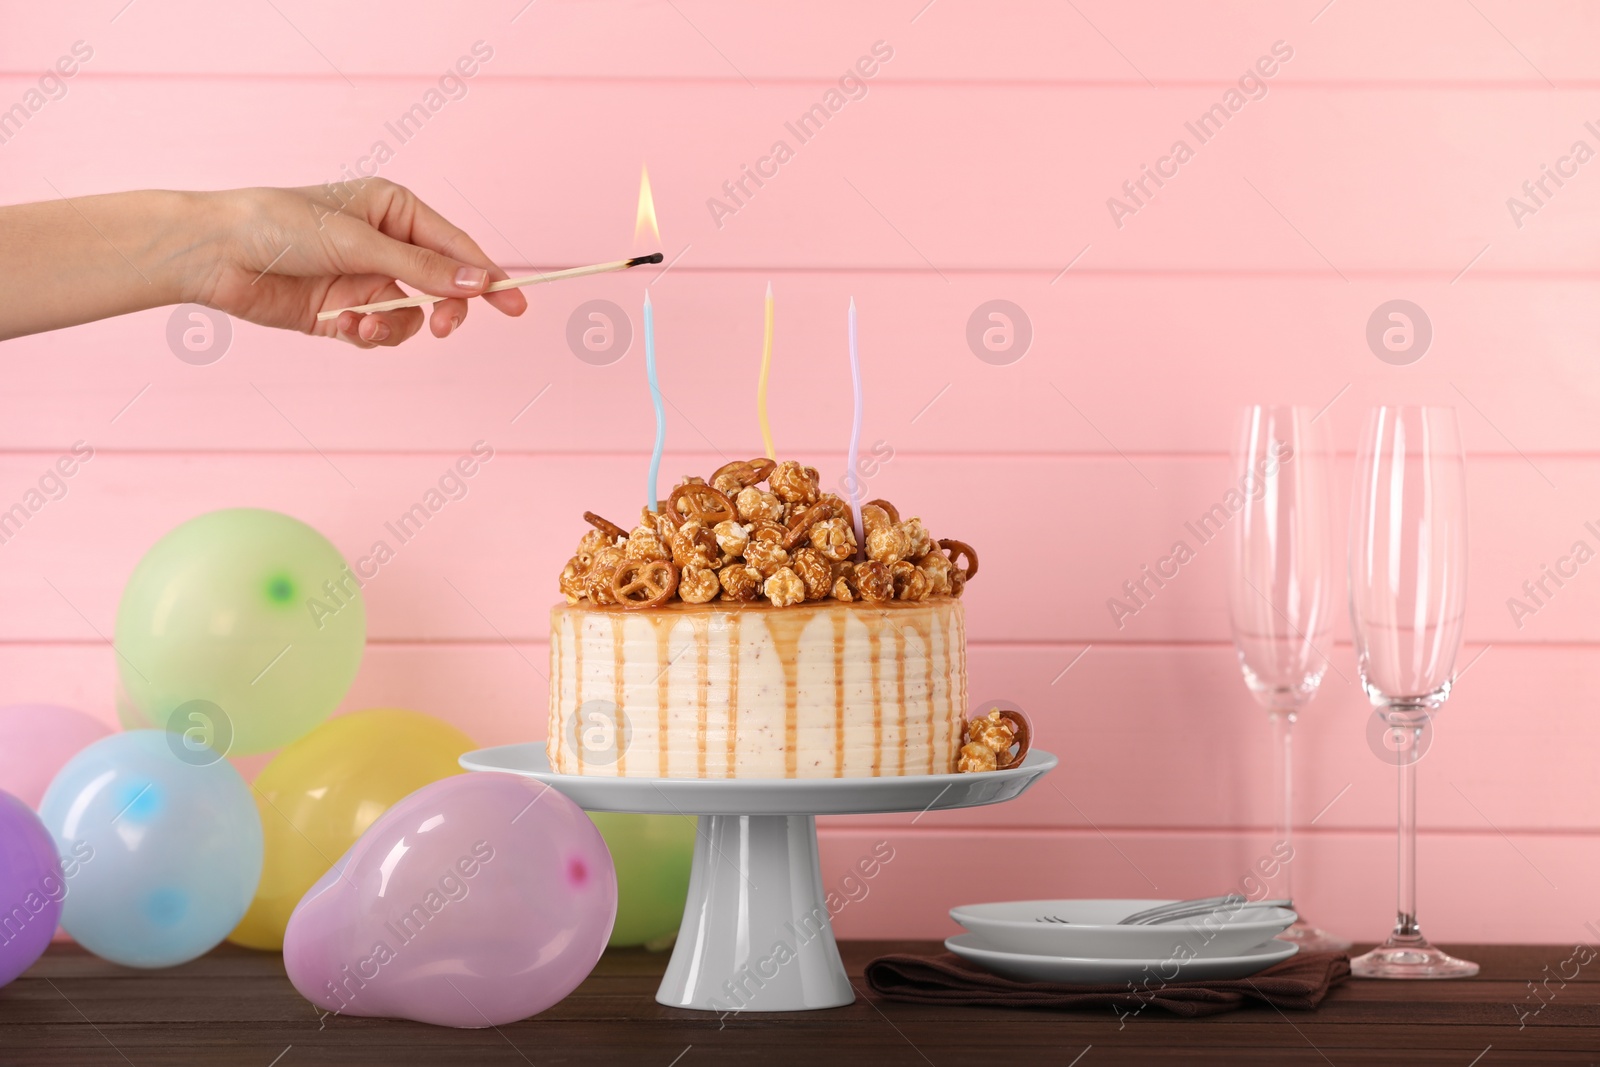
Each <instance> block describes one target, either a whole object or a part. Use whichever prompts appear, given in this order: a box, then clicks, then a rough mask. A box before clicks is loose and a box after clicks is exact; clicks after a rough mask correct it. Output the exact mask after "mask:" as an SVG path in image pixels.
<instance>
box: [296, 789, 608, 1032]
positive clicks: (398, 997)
mask: <svg viewBox="0 0 1600 1067" xmlns="http://www.w3.org/2000/svg"><path fill="white" fill-rule="evenodd" d="M616 916H617V875H616V871H615V870H614V869H613V868H612V866H611V854H610V853H609V852H608V851H606V844H605V840H604V839H603V838H602V837H601V836H600V831H598V830H597V829H595V825H594V823H593V822H591V821H590V820H589V817H588V816H587V815H585V814H584V813H583V809H581V808H579V807H578V806H577V805H576V804H574V803H573V802H572V801H570V800H568V799H567V798H566V797H564V796H562V795H561V794H560V793H558V792H556V791H555V790H554V789H551V788H550V787H549V786H546V785H543V784H541V783H539V782H536V781H534V780H532V779H531V778H522V777H519V776H516V775H510V774H486V773H474V774H463V775H457V776H456V777H453V778H446V779H444V780H443V781H438V782H434V783H433V784H432V785H427V786H424V787H423V788H421V789H419V790H417V791H416V792H415V793H412V794H411V795H410V796H408V797H406V798H405V799H404V800H401V801H400V802H399V803H397V804H395V805H394V806H393V807H391V808H390V809H389V810H388V811H386V812H385V813H384V814H383V815H382V816H381V817H380V818H379V819H378V821H377V822H375V823H373V824H372V827H371V828H370V829H369V830H367V832H366V833H365V834H363V835H361V839H360V840H359V841H357V842H356V843H355V844H354V845H352V846H351V847H350V851H348V852H346V853H345V854H344V856H343V857H342V858H341V859H340V860H339V862H338V863H336V864H334V865H333V867H332V869H330V870H329V871H328V873H327V874H325V875H323V876H322V879H321V880H320V881H318V882H317V884H316V885H314V886H312V887H311V889H310V890H309V891H308V892H307V893H306V895H305V897H304V898H302V899H301V901H300V904H299V906H298V907H296V908H295V910H294V914H293V915H291V916H290V917H289V927H288V930H287V931H286V933H285V934H284V939H283V963H284V967H285V969H286V970H287V971H288V972H289V980H290V981H292V982H293V983H294V987H295V988H296V989H298V990H299V991H300V994H301V995H302V996H304V997H305V998H306V999H307V1000H310V1001H311V1002H313V1003H315V1004H317V1005H320V1006H321V1007H322V1008H324V1009H325V1010H327V1011H330V1012H335V1013H338V1014H344V1015H377V1016H390V1017H398V1018H403V1019H416V1020H418V1021H419V1022H425V1023H436V1024H439V1025H441V1026H464V1027H483V1026H498V1025H500V1024H501V1023H509V1022H515V1021H516V1020H518V1019H525V1018H527V1017H528V1016H530V1015H536V1014H538V1013H539V1012H541V1011H543V1010H544V1009H546V1008H548V1007H549V1006H550V1005H552V1004H554V1003H556V1002H557V1001H559V1000H561V999H562V998H563V997H565V996H566V995H567V994H568V993H570V992H572V990H573V989H575V988H576V987H577V985H578V983H579V982H582V981H583V980H584V978H586V977H587V976H588V974H589V972H590V971H591V970H593V969H594V965H595V963H596V962H597V961H598V960H599V959H600V953H601V952H602V951H603V950H604V949H605V947H606V941H607V939H608V938H610V936H611V925H612V923H613V922H614V921H615V919H616Z"/></svg>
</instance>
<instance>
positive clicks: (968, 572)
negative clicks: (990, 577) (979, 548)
mask: <svg viewBox="0 0 1600 1067" xmlns="http://www.w3.org/2000/svg"><path fill="white" fill-rule="evenodd" d="M939 548H940V549H942V550H943V551H944V553H945V554H946V555H947V556H949V557H950V563H951V565H952V566H953V565H955V562H956V560H957V559H959V558H961V557H962V556H965V557H966V559H967V565H966V566H965V567H961V568H959V569H960V570H961V573H962V576H963V577H964V578H966V580H967V581H969V582H970V581H972V577H973V575H975V574H977V573H978V554H977V553H976V552H974V551H973V550H972V546H971V545H969V544H967V543H966V542H965V541H957V540H956V539H955V538H953V537H941V538H939Z"/></svg>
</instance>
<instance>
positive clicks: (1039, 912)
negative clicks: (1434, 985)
mask: <svg viewBox="0 0 1600 1067" xmlns="http://www.w3.org/2000/svg"><path fill="white" fill-rule="evenodd" d="M1169 903H1171V901H1166V900H1009V901H1005V902H1003V903H997V904H966V905H963V906H962V907H959V908H951V909H950V918H952V919H954V920H955V921H956V922H958V923H960V924H961V925H962V926H965V927H966V928H967V929H968V930H969V931H971V933H972V938H971V943H972V944H974V945H977V946H980V947H982V948H989V949H995V950H997V951H1000V952H1020V953H1024V954H1028V955H1038V956H1071V957H1074V958H1078V959H1124V960H1127V959H1137V960H1152V959H1154V960H1164V959H1168V958H1171V957H1173V956H1175V955H1176V956H1178V957H1179V958H1185V957H1195V958H1198V959H1213V958H1217V957H1221V956H1237V955H1239V954H1241V953H1243V952H1246V951H1248V950H1249V949H1252V948H1255V947H1256V946H1257V945H1260V944H1261V943H1263V942H1264V941H1267V940H1269V939H1270V938H1273V937H1276V936H1277V935H1278V934H1280V933H1282V932H1283V931H1284V930H1285V929H1287V928H1288V927H1289V925H1290V924H1291V923H1293V922H1294V920H1295V913H1294V912H1292V911H1290V910H1289V909H1287V908H1262V907H1255V906H1253V905H1248V904H1247V905H1245V906H1244V907H1242V908H1240V909H1239V910H1237V911H1233V912H1217V913H1214V914H1213V915H1211V916H1208V917H1207V918H1205V919H1203V920H1202V919H1186V920H1184V921H1183V922H1175V923H1163V924H1161V925H1158V926H1118V925H1117V923H1118V922H1120V921H1121V920H1122V919H1124V918H1126V917H1127V916H1129V915H1132V914H1133V913H1134V912H1138V911H1143V910H1145V909H1146V908H1153V907H1155V906H1156V905H1158V904H1169ZM1046 915H1048V916H1051V917H1053V918H1057V919H1065V920H1066V922H1064V923H1057V922H1040V921H1039V919H1040V918H1041V917H1042V916H1046Z"/></svg>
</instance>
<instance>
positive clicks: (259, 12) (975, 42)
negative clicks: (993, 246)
mask: <svg viewBox="0 0 1600 1067" xmlns="http://www.w3.org/2000/svg"><path fill="white" fill-rule="evenodd" d="M126 2H127V0H94V2H91V3H80V4H72V5H59V6H56V7H53V8H49V9H46V10H41V11H30V12H29V15H28V18H27V20H26V21H22V20H18V21H19V22H21V24H20V25H18V26H16V27H15V32H13V33H8V34H7V39H6V40H5V41H4V42H0V69H7V70H20V71H27V70H30V69H32V68H33V67H35V66H38V65H40V64H42V63H48V62H50V61H52V60H53V59H54V58H55V53H54V52H53V51H52V49H55V48H58V47H59V45H60V43H61V42H70V41H72V40H73V39H76V38H86V39H90V40H94V41H96V42H97V43H99V44H100V45H101V52H102V54H101V55H99V56H97V59H96V64H95V68H96V69H97V70H101V71H118V72H140V73H156V74H166V73H171V72H184V73H208V74H221V75H232V74H236V73H240V72H250V73H258V72H265V73H272V74H281V73H292V74H298V75H305V76H314V77H324V78H337V77H339V73H340V72H343V73H344V74H345V75H347V76H349V77H351V78H352V79H355V80H357V81H362V80H364V79H365V78H368V77H371V76H385V75H405V76H412V77H418V78H420V77H424V76H428V75H436V74H437V73H438V72H439V71H440V70H442V69H443V68H444V67H445V66H447V65H448V64H449V63H450V62H452V61H453V60H454V59H455V56H456V50H458V49H459V48H460V47H462V46H464V45H465V44H469V43H470V42H471V41H473V40H475V39H478V38H482V39H485V40H487V41H489V42H490V43H492V44H493V45H495V47H496V50H497V55H496V58H495V61H494V66H493V70H494V71H495V73H496V75H497V76H506V75H512V74H515V75H522V76H538V77H551V76H564V77H657V78H716V79H722V80H727V81H734V82H739V84H743V83H742V80H741V75H742V76H744V77H748V78H750V79H751V80H752V81H755V82H758V83H759V82H762V81H767V80H772V79H785V78H808V79H821V78H828V77H837V76H838V73H839V71H840V70H842V69H843V68H844V66H846V65H847V64H848V63H849V62H850V61H851V60H853V59H854V58H855V54H856V52H857V51H860V50H862V49H864V48H865V47H866V46H868V45H870V44H871V42H872V41H874V40H877V39H886V40H889V41H892V42H893V43H894V44H895V45H896V46H897V47H898V49H899V55H897V57H896V60H895V62H894V63H893V64H891V65H890V67H889V68H887V69H886V70H885V71H884V74H883V77H884V78H885V80H891V79H892V80H905V79H952V80H964V81H991V80H1011V81H1021V80H1048V81H1110V82H1125V83H1134V84H1143V80H1142V78H1144V77H1148V78H1150V79H1151V80H1152V81H1156V82H1158V83H1160V82H1168V81H1174V80H1197V79H1198V80H1206V81H1212V82H1215V81H1219V80H1225V79H1228V78H1231V77H1236V76H1237V74H1238V72H1239V71H1241V70H1243V69H1244V67H1245V66H1247V65H1248V64H1249V63H1250V62H1251V61H1253V60H1254V59H1255V58H1256V53H1257V52H1259V51H1262V50H1264V49H1265V48H1266V47H1267V46H1269V45H1270V44H1271V43H1272V42H1273V41H1274V40H1278V39H1284V40H1288V41H1291V42H1293V43H1294V44H1295V45H1296V46H1297V48H1298V54H1297V55H1296V58H1295V61H1294V63H1292V64H1290V66H1289V67H1288V68H1286V69H1285V70H1284V72H1283V74H1282V77H1283V78H1284V79H1285V80H1296V81H1299V80H1305V79H1317V80H1326V79H1337V80H1370V81H1400V82H1410V81H1424V80H1446V79H1465V80H1474V81H1477V80H1483V81H1497V82H1536V83H1538V84H1541V85H1542V84H1543V82H1542V77H1544V76H1547V77H1549V78H1551V79H1554V80H1557V81H1564V80H1570V79H1576V78H1592V77H1593V76H1594V75H1595V73H1596V66H1595V60H1594V56H1593V54H1592V52H1591V51H1590V50H1589V49H1587V48H1585V47H1584V46H1583V42H1584V40H1585V38H1586V35H1588V36H1592V34H1593V32H1594V30H1595V28H1596V26H1595V16H1594V13H1593V11H1592V10H1591V9H1590V8H1588V7H1587V6H1585V5H1583V4H1582V3H1581V2H1578V0H1569V2H1541V3H1521V4H1516V3H1512V2H1511V0H1480V2H1479V3H1478V4H1476V5H1475V6H1476V7H1477V8H1478V9H1479V10H1478V11H1477V12H1474V11H1473V10H1472V9H1471V7H1469V6H1467V5H1462V4H1455V3H1450V2H1448V0H1414V2H1412V3H1408V4H1405V5H1394V4H1384V3H1382V2H1381V0H1340V3H1339V4H1338V5H1337V10H1336V11H1333V10H1324V7H1325V4H1326V0H1297V2H1296V3H1293V4H1287V5H1285V4H1282V3H1272V2H1269V0H1257V2H1249V3H1244V2H1233V3H1228V4H1207V5H1196V4H1188V3H1183V2H1182V0H1165V2H1146V3H1141V4H1136V5H1119V4H1115V3H1111V2H1108V0H1096V2H1091V0H1084V2H1081V3H1078V4H1076V5H1073V6H1075V7H1076V8H1077V10H1076V11H1074V10H1073V7H1072V6H1068V5H1063V4H1057V3H1051V2H1050V0H1026V2H1013V3H1008V4H1005V5H987V6H984V5H963V4H948V3H936V4H932V5H930V4H928V3H927V0H896V2H895V3H891V4H874V5H861V4H850V3H847V2H845V0H825V2H819V3H813V4H807V5H805V6H804V7H798V8H794V9H784V8H778V9H766V8H753V7H752V8H743V7H732V8H730V7H728V6H726V5H716V4H713V3H710V2H708V0H680V2H677V3H675V4H673V5H668V4H665V3H661V2H649V3H639V2H634V0H603V2H595V0H589V2H586V3H583V4H550V3H537V4H534V5H532V6H527V0H497V2H495V3H492V4H473V5H470V6H456V7H441V6H435V7H429V6H426V5H408V6H407V7H406V8H405V9H404V10H405V16H404V17H403V18H397V17H395V16H394V14H393V11H394V8H393V7H392V6H389V7H375V6H373V5H368V4H342V5H317V4H314V3H310V2H308V0H280V2H278V3H277V4H275V5H274V6H276V7H277V8H278V9H279V12H281V14H280V13H278V12H274V11H273V10H271V8H268V7H265V6H259V7H255V6H245V7H235V6H230V7H223V6H219V5H215V4H206V3H203V2H202V0H178V2H169V3H163V4H160V5H150V6H148V7H141V8H140V9H139V10H128V11H126V12H122V13H121V14H119V12H121V11H122V9H123V7H124V5H125V4H126ZM674 8H676V10H674ZM113 18H115V21H114V22H113V21H112V19H113ZM513 20H514V21H513ZM1152 26H1159V27H1161V32H1160V33H1152V32H1151V29H1150V28H1151V27H1152ZM1102 35H1103V36H1102ZM1519 52H1520V53H1521V54H1520V55H1519Z"/></svg>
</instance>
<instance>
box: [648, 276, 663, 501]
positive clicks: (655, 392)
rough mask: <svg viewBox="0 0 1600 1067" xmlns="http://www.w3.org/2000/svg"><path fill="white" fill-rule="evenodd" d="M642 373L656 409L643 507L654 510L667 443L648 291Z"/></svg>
mask: <svg viewBox="0 0 1600 1067" xmlns="http://www.w3.org/2000/svg"><path fill="white" fill-rule="evenodd" d="M644 372H645V375H646V377H648V378H649V379H650V402H651V403H652V404H654V405H655V409H656V447H655V451H653V452H652V453H650V481H649V482H648V483H647V484H646V485H645V487H644V491H645V505H646V506H647V507H649V509H650V510H651V511H655V510H656V499H657V498H656V477H657V475H658V474H660V472H661V449H662V446H663V445H665V444H666V442H667V416H666V412H665V411H663V410H662V408H661V383H660V382H659V381H657V380H656V320H655V315H654V313H653V312H652V311H651V309H650V290H648V289H646V290H645V291H644Z"/></svg>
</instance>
